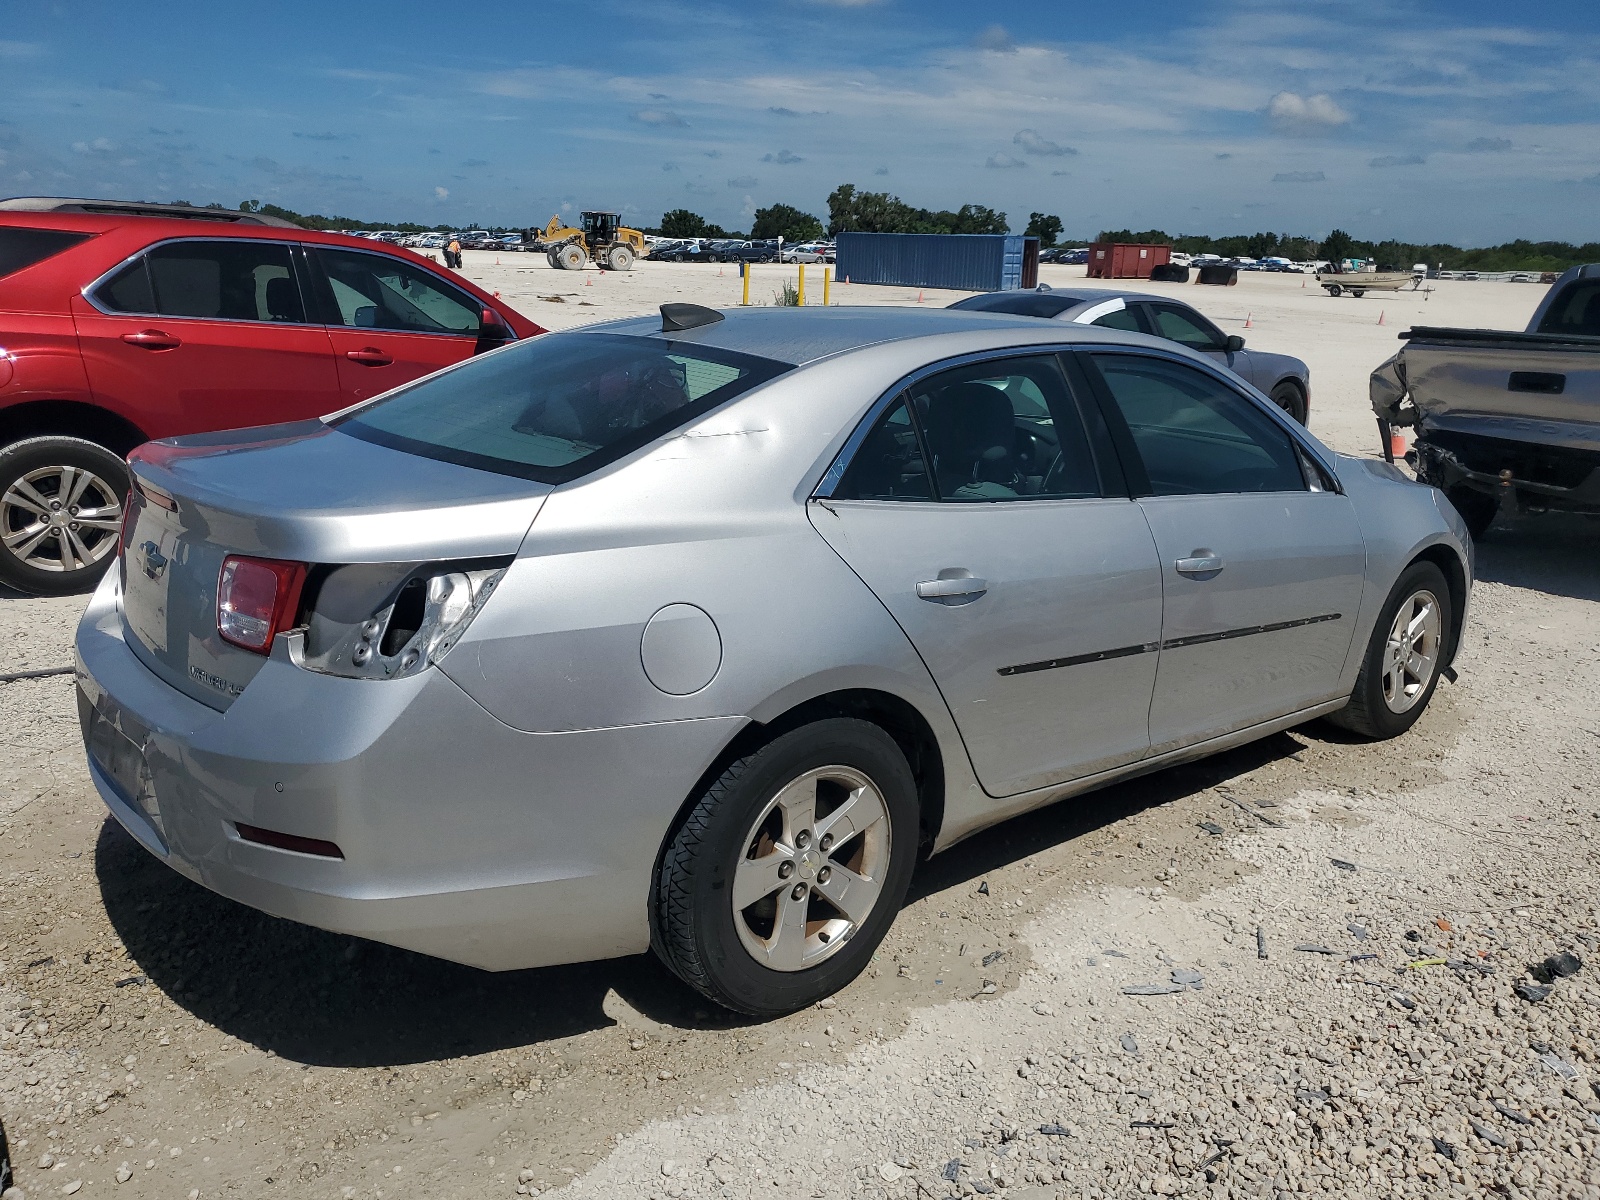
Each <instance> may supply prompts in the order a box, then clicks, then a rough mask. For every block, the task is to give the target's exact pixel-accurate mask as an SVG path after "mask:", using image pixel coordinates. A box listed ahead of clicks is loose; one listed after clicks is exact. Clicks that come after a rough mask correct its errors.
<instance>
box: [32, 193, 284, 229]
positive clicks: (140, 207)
mask: <svg viewBox="0 0 1600 1200" xmlns="http://www.w3.org/2000/svg"><path fill="white" fill-rule="evenodd" d="M0 212H31V213H47V212H48V213H94V214H97V215H100V216H110V217H175V218H177V219H179V220H184V221H206V222H214V223H217V224H223V225H276V226H279V227H281V228H286V229H298V228H300V227H299V226H298V225H296V224H295V223H294V222H293V221H286V220H284V219H283V218H282V217H272V216H268V215H267V214H266V213H247V212H240V211H238V210H237V209H232V208H204V207H201V206H198V205H193V204H155V203H146V202H144V201H142V200H91V199H82V198H77V197H72V196H11V197H9V198H7V199H5V200H0Z"/></svg>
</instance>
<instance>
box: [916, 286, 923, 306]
mask: <svg viewBox="0 0 1600 1200" xmlns="http://www.w3.org/2000/svg"><path fill="white" fill-rule="evenodd" d="M917 303H918V304H921V303H922V289H921V288H918V289H917Z"/></svg>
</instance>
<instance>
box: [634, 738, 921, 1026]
mask: <svg viewBox="0 0 1600 1200" xmlns="http://www.w3.org/2000/svg"><path fill="white" fill-rule="evenodd" d="M847 813H848V815H846V814H847ZM807 814H808V815H807ZM918 818H919V812H918V806H917V790H916V781H915V780H914V779H913V778H912V775H911V768H910V767H909V766H908V765H907V764H906V759H905V755H904V754H902V753H901V751H900V747H899V746H898V745H896V744H895V742H894V739H893V738H891V737H890V736H889V735H888V734H887V733H885V732H884V731H883V730H882V729H880V728H879V727H878V726H876V725H873V724H871V723H869V722H866V721H859V720H855V719H852V718H843V717H839V718H830V719H827V720H822V721H817V722H815V723H813V724H810V725H804V726H801V727H800V728H799V729H794V730H791V731H790V732H788V733H785V734H782V735H780V736H779V737H776V738H774V739H773V740H772V741H770V742H768V743H767V744H766V745H765V746H762V747H761V748H760V749H759V750H756V751H754V752H753V753H751V754H748V755H746V756H745V757H743V758H741V759H739V760H738V761H736V762H734V763H732V764H731V765H730V766H729V767H728V768H727V770H725V771H723V773H722V774H721V775H720V776H719V777H718V778H717V780H716V781H715V782H714V783H712V784H711V786H710V787H708V788H706V790H705V791H704V792H702V793H701V794H700V796H699V797H698V798H697V799H696V801H695V803H694V807H693V808H692V809H691V811H690V813H689V816H688V818H687V819H686V820H685V821H684V823H683V825H682V826H681V827H680V828H679V830H678V832H677V833H676V834H675V835H674V837H673V839H672V841H671V842H670V843H669V844H668V846H667V848H666V850H665V852H664V854H663V855H662V860H661V865H660V868H659V871H658V873H657V877H656V886H655V894H654V905H653V912H652V914H651V916H652V920H651V943H652V946H653V948H654V949H655V952H656V953H657V954H658V955H659V956H660V957H661V959H662V961H664V962H665V963H666V965H667V966H668V967H669V968H671V970H672V971H673V972H674V973H675V974H676V975H677V976H678V977H679V978H680V979H682V980H683V981H684V982H685V983H687V984H688V985H689V986H690V987H692V988H694V989H695V990H696V991H698V992H700V993H701V994H702V995H704V996H705V997H707V998H708V999H710V1000H713V1001H715V1002H716V1003H717V1004H720V1005H722V1006H723V1007H725V1008H730V1009H733V1010H734V1011H736V1012H741V1013H746V1014H749V1015H751V1016H756V1017H777V1016H782V1015H783V1014H785V1013H791V1012H795V1011H796V1010H798V1009H802V1008H805V1007H806V1006H808V1005H811V1004H815V1003H816V1002H817V1001H818V1000H821V999H823V998H824V997H825V996H829V995H832V994H833V993H834V992H836V991H838V990H839V989H840V988H842V987H844V986H845V985H846V984H848V983H849V982H850V981H851V980H852V979H854V978H855V977H856V976H857V975H859V974H860V973H861V971H862V969H863V968H864V967H866V965H867V963H868V962H869V961H871V958H872V955H873V952H874V951H875V950H876V949H877V948H878V943H879V942H881V941H882V940H883V937H884V934H886V933H887V932H888V930H889V926H890V925H891V924H892V923H893V921H894V918H895V916H896V915H897V914H898V913H899V911H900V905H901V902H902V901H903V900H904V899H905V893H906V888H907V886H908V885H909V884H910V882H911V872H912V868H913V866H914V865H915V860H916V854H917V843H918V832H919V828H918V825H919V819H918ZM830 827H831V828H830ZM768 876H770V878H768ZM736 895H737V896H738V897H739V901H740V902H744V901H748V903H745V905H744V907H743V908H742V909H737V910H736V908H735V903H736V901H735V897H736ZM836 901H838V902H842V903H843V904H844V905H845V907H841V906H840V903H836ZM846 907H848V908H850V909H852V910H853V911H851V912H849V913H847V912H846Z"/></svg>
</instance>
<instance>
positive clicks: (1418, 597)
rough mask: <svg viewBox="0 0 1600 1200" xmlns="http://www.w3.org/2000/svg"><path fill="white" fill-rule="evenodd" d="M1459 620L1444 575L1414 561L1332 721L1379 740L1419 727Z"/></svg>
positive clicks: (1386, 605)
mask: <svg viewBox="0 0 1600 1200" xmlns="http://www.w3.org/2000/svg"><path fill="white" fill-rule="evenodd" d="M1454 619H1455V614H1454V612H1453V611H1452V609H1451V607H1450V588H1449V586H1448V585H1447V584H1446V582H1445V578H1444V572H1443V571H1441V570H1439V568H1438V567H1436V566H1434V565H1433V564H1432V563H1431V562H1415V563H1412V564H1411V565H1410V566H1409V567H1407V568H1406V569H1405V570H1404V571H1402V572H1401V573H1400V578H1399V579H1397V580H1396V581H1395V585H1394V587H1393V589H1391V591H1390V592H1389V598H1388V600H1386V601H1385V602H1384V605H1383V609H1382V610H1381V611H1380V612H1379V614H1378V620H1377V622H1376V623H1375V624H1374V625H1373V627H1372V637H1371V639H1370V640H1369V641H1368V643H1367V652H1366V654H1365V656H1364V657H1363V658H1362V660H1361V671H1360V673H1359V674H1358V675H1357V676H1356V686H1355V690H1354V691H1353V692H1351V693H1350V703H1349V704H1348V705H1347V706H1346V707H1344V708H1342V709H1340V710H1339V711H1338V712H1336V713H1332V714H1330V715H1329V717H1328V720H1330V721H1332V722H1333V723H1334V724H1335V725H1338V726H1341V727H1343V728H1345V729H1348V730H1350V731H1351V732H1353V733H1359V734H1361V735H1362V736H1363V737H1367V738H1371V739H1373V740H1374V741H1383V740H1386V739H1388V738H1393V737H1399V736H1400V735H1401V734H1402V733H1405V732H1406V730H1408V729H1410V728H1411V727H1412V726H1413V725H1415V724H1416V723H1417V720H1418V718H1420V717H1421V716H1422V714H1423V711H1424V710H1425V709H1426V708H1427V707H1428V702H1429V701H1430V700H1432V699H1433V692H1434V689H1435V688H1436V687H1438V685H1439V672H1440V669H1441V668H1442V667H1443V666H1444V651H1445V647H1446V646H1447V645H1448V644H1449V642H1450V639H1451V636H1452V632H1453V630H1454V624H1453V621H1454Z"/></svg>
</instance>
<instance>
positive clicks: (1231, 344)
mask: <svg viewBox="0 0 1600 1200" xmlns="http://www.w3.org/2000/svg"><path fill="white" fill-rule="evenodd" d="M1223 349H1224V350H1226V351H1227V352H1228V353H1229V354H1232V353H1233V352H1234V351H1235V350H1243V349H1244V339H1243V338H1242V337H1240V336H1239V335H1238V334H1237V333H1230V334H1229V335H1228V340H1227V341H1226V342H1225V343H1223Z"/></svg>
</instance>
